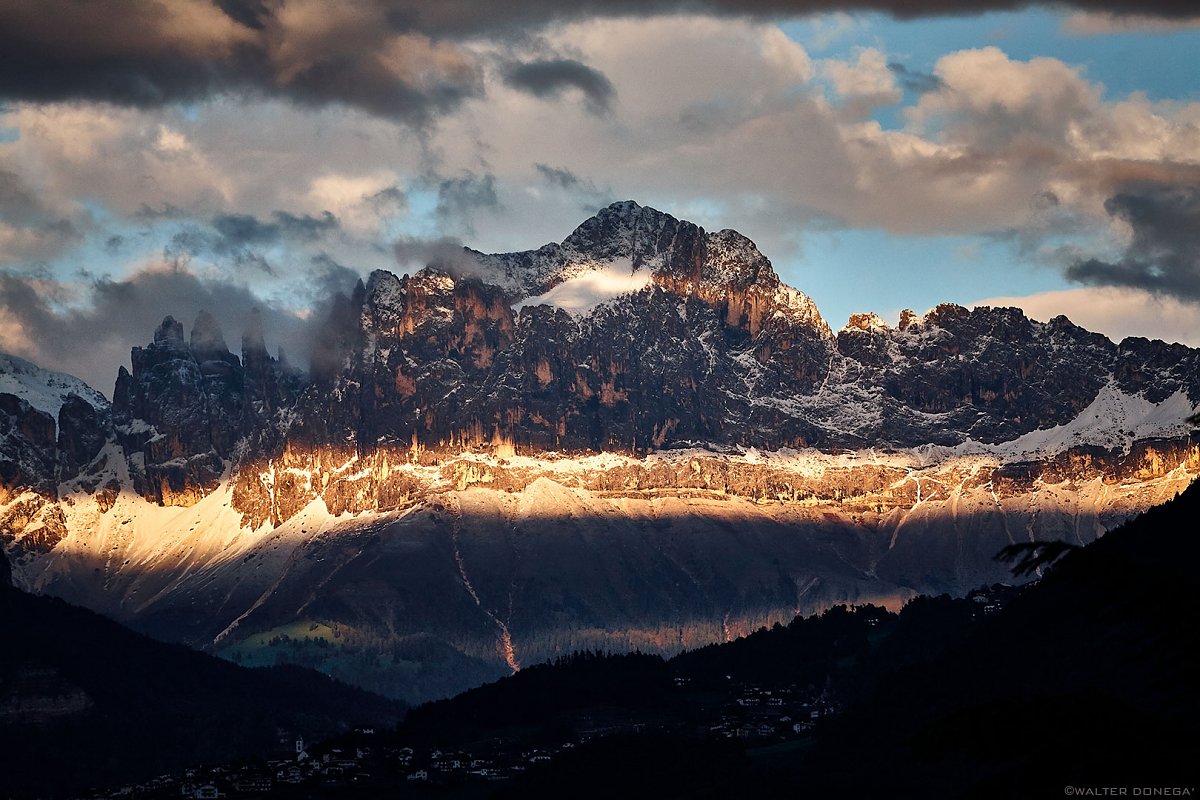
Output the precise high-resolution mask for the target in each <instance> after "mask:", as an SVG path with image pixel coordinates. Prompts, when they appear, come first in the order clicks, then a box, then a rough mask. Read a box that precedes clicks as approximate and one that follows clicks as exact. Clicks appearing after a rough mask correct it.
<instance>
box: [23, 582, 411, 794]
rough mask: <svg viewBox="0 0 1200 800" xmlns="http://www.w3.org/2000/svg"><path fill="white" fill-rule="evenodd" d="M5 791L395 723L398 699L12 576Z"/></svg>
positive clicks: (142, 772)
mask: <svg viewBox="0 0 1200 800" xmlns="http://www.w3.org/2000/svg"><path fill="white" fill-rule="evenodd" d="M7 567H8V565H7V563H6V562H0V631H3V638H4V641H3V646H2V647H0V797H7V796H14V797H21V796H39V797H45V796H53V795H62V794H69V793H73V792H76V791H78V790H80V789H81V788H84V787H87V786H104V785H109V786H111V785H114V784H118V783H121V782H125V781H132V780H137V779H140V778H144V777H147V776H153V775H157V774H160V773H164V772H168V771H173V770H179V769H181V768H183V767H187V766H192V765H195V764H198V763H205V762H207V763H214V762H222V761H229V760H231V759H234V758H241V757H246V756H263V755H267V754H269V753H271V752H274V751H276V750H278V749H279V747H280V739H281V736H283V735H286V737H287V742H288V745H289V746H290V745H291V742H292V741H294V739H295V737H296V736H298V735H302V736H304V737H305V738H306V739H309V740H312V739H315V738H317V737H320V736H329V735H333V734H335V733H337V732H338V731H342V730H345V729H346V728H347V727H349V726H351V725H354V724H357V723H375V724H380V723H390V722H395V721H396V720H397V719H399V717H400V716H401V714H402V713H403V709H402V707H400V705H399V704H397V703H395V702H393V701H388V700H384V699H382V698H379V697H377V696H375V695H372V694H370V693H368V692H364V691H362V690H359V689H354V688H352V687H349V686H346V685H344V684H340V683H338V682H336V681H334V680H332V679H329V678H327V677H325V676H324V675H321V674H320V673H317V672H313V671H310V670H305V669H300V668H298V667H291V666H286V667H283V666H281V667H273V668H268V669H245V668H242V667H238V666H236V665H234V664H230V663H228V662H226V661H222V660H220V659H217V658H214V657H212V656H208V655H204V654H202V653H197V652H195V651H193V650H191V649H189V648H187V647H183V646H181V645H169V644H163V643H161V642H158V641H155V640H153V639H150V638H149V637H146V636H143V635H141V634H137V633H134V632H132V631H130V630H128V629H126V628H123V627H122V626H120V625H118V624H117V623H115V622H112V621H110V620H108V619H106V618H104V617H101V616H99V615H98V614H94V613H92V612H90V611H86V610H84V609H82V608H77V607H75V606H71V605H68V604H67V603H64V602H62V601H61V600H57V599H54V598H49V597H40V596H35V595H31V594H28V593H25V592H22V591H19V590H17V589H14V588H12V587H10V586H9V585H8V580H7V577H8V576H7Z"/></svg>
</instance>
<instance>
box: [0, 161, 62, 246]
mask: <svg viewBox="0 0 1200 800" xmlns="http://www.w3.org/2000/svg"><path fill="white" fill-rule="evenodd" d="M4 228H9V229H10V230H12V231H15V232H16V233H17V236H15V237H14V241H13V242H12V243H11V244H10V245H9V247H8V248H0V263H3V262H14V261H15V262H19V261H26V260H40V259H43V258H48V257H50V256H52V255H54V254H55V253H57V252H59V251H60V250H61V249H62V248H64V247H66V246H67V245H69V244H72V243H74V242H77V241H78V240H79V239H80V236H81V234H80V232H79V230H78V229H77V228H76V227H75V224H74V223H73V222H72V221H71V220H69V219H64V218H62V217H60V216H59V215H57V214H55V213H54V212H53V211H52V210H51V209H49V208H47V207H46V206H45V205H44V204H43V203H42V202H41V201H40V200H39V199H38V196H37V193H36V192H35V191H34V190H33V189H32V188H31V187H30V186H29V185H28V184H27V183H26V182H25V180H24V179H23V178H22V177H21V176H20V175H18V174H17V173H15V172H10V171H8V170H4V169H0V232H3V230H4Z"/></svg>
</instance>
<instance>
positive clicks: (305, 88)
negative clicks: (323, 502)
mask: <svg viewBox="0 0 1200 800" xmlns="http://www.w3.org/2000/svg"><path fill="white" fill-rule="evenodd" d="M292 5H295V4H292ZM287 11H288V4H286V3H271V4H270V5H268V4H266V3H246V2H221V3H219V4H215V3H212V2H209V1H208V0H172V2H162V0H139V1H138V2H130V1H129V0H89V2H86V3H79V2H74V0H0V98H3V99H18V100H31V101H35V102H38V101H61V100H93V101H103V102H110V103H116V104H119V105H126V106H138V107H153V106H160V105H164V104H168V103H177V102H190V101H197V100H202V99H205V98H209V97H213V96H215V95H219V94H222V93H229V92H232V93H239V94H244V95H268V96H278V97H284V98H287V99H290V100H293V101H296V102H299V103H303V104H311V105H326V104H330V103H337V104H342V105H348V106H354V107H358V108H362V109H364V110H367V111H369V112H371V113H373V114H377V115H380V116H385V117H391V118H395V119H404V120H407V121H410V122H415V123H423V122H425V121H427V120H428V119H430V118H431V117H432V116H434V115H436V114H437V113H438V112H441V111H444V110H447V109H450V108H453V107H454V106H456V105H457V104H458V103H459V102H461V101H462V100H463V99H464V98H466V97H471V96H475V95H477V94H479V93H480V92H481V91H482V73H481V71H480V69H479V68H478V66H477V65H476V64H475V63H474V61H473V59H472V58H471V57H470V56H468V55H466V54H465V53H463V52H461V51H460V50H458V48H456V47H455V46H453V45H450V44H438V43H435V42H433V41H432V40H430V39H429V38H428V37H426V36H424V35H423V34H419V32H418V33H417V34H416V35H411V34H410V35H403V34H402V33H401V32H397V31H394V30H391V29H390V28H389V26H388V25H387V24H385V19H386V17H387V13H386V12H387V8H386V5H385V4H383V3H370V2H367V3H360V4H353V5H351V4H346V5H338V6H327V7H323V8H321V7H316V8H314V7H309V8H308V9H307V12H308V13H303V12H304V9H301V13H299V14H293V15H289V14H288V13H287Z"/></svg>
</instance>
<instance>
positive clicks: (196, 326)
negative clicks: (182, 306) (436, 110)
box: [191, 310, 229, 363]
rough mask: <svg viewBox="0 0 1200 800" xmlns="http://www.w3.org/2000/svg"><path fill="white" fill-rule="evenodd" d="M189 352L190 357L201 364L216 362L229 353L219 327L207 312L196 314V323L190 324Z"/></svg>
mask: <svg viewBox="0 0 1200 800" xmlns="http://www.w3.org/2000/svg"><path fill="white" fill-rule="evenodd" d="M191 350H192V355H193V356H195V358H196V360H197V361H199V362H201V363H203V362H205V361H213V360H216V359H218V358H220V357H221V356H223V355H227V354H228V353H229V346H228V345H226V344H225V335H224V334H223V333H222V332H221V326H220V325H219V324H217V320H216V319H215V318H214V317H213V315H212V314H210V313H208V312H207V311H203V310H202V311H201V312H200V313H199V314H197V315H196V321H195V322H194V323H193V324H192V340H191Z"/></svg>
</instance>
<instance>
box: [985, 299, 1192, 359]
mask: <svg viewBox="0 0 1200 800" xmlns="http://www.w3.org/2000/svg"><path fill="white" fill-rule="evenodd" d="M971 305H973V306H993V307H1007V306H1015V307H1017V308H1020V309H1022V310H1023V311H1024V312H1025V313H1026V315H1028V316H1029V317H1030V318H1031V319H1036V320H1041V321H1042V322H1045V321H1047V320H1050V319H1051V318H1053V317H1056V316H1058V315H1059V314H1064V315H1066V316H1067V317H1068V318H1069V319H1070V320H1071V321H1072V322H1074V323H1075V324H1076V325H1079V326H1080V327H1083V328H1086V329H1088V330H1090V331H1097V332H1099V333H1103V334H1104V335H1105V336H1107V337H1109V338H1110V339H1112V340H1113V341H1117V342H1119V341H1121V340H1122V339H1124V338H1125V337H1127V336H1144V337H1146V338H1148V339H1162V340H1163V341H1167V342H1179V343H1180V344H1186V345H1188V346H1190V347H1200V304H1196V303H1189V302H1184V301H1181V300H1178V299H1175V298H1171V297H1163V296H1161V295H1156V294H1152V293H1150V292H1147V291H1143V290H1141V289H1131V288H1123V287H1111V286H1104V287H1091V286H1089V287H1080V288H1077V289H1062V290H1059V291H1052V292H1041V293H1039V294H1033V295H1026V296H1023V297H991V298H987V299H985V300H980V301H978V302H976V303H972V304H971Z"/></svg>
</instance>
